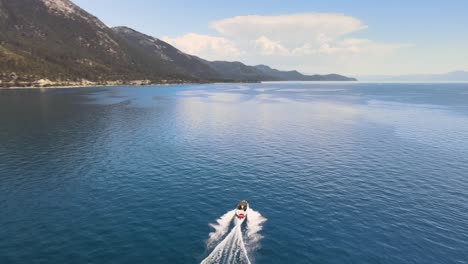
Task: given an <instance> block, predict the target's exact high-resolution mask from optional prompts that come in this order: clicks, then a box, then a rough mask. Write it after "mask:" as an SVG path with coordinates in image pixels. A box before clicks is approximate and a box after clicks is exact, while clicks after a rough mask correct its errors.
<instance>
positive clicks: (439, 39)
mask: <svg viewBox="0 0 468 264" xmlns="http://www.w3.org/2000/svg"><path fill="white" fill-rule="evenodd" d="M73 1H74V2H75V3H76V4H78V5H79V6H81V7H82V8H84V9H85V10H87V11H89V12H90V13H92V14H94V15H96V16H97V17H99V18H100V19H101V20H103V22H104V23H106V24H108V25H109V26H118V25H125V26H129V27H131V28H134V29H136V30H138V31H141V32H143V33H146V34H149V35H152V36H155V37H158V38H161V39H164V40H166V41H168V42H170V43H171V44H173V45H175V46H176V47H178V48H180V49H181V50H183V51H185V52H189V53H193V54H195V55H199V56H202V57H204V58H207V59H212V60H215V59H228V60H240V61H243V62H246V63H248V64H260V63H264V64H269V65H272V66H274V67H277V68H280V69H293V68H294V69H298V70H301V71H303V72H306V73H327V72H338V73H343V74H351V75H368V74H379V75H380V74H382V75H386V74H413V73H442V72H448V71H453V70H468V15H467V14H468V1H466V0H465V1H462V0H446V1H430V0H429V1H427V0H426V1H410V0H408V1H401V0H392V1H375V0H373V1H371V0H354V1H350V0H327V1H325V0H322V1H312V0H309V1H306V0H288V1H286V0H269V1H267V0H250V1H246V0H237V1H220V0H218V1H214V0H198V1H181V0H172V1H150V0H134V1H128V0H99V1H96V0H73ZM251 16H254V17H253V18H252V17H251ZM234 17H238V18H236V19H232V18H234ZM280 21H282V22H280ZM302 21H304V22H302ZM281 23H283V24H281ZM353 23H354V25H355V26H354V27H350V28H347V27H348V25H350V24H353ZM267 24H268V25H270V27H268V26H265V25H267ZM303 24H307V26H302V25H303ZM261 25H263V26H261ZM317 25H319V26H320V27H321V28H323V30H322V29H320V28H317ZM257 26H258V28H257ZM343 28H347V30H344V31H343V30H340V29H343ZM250 29H251V31H252V32H247V33H244V32H245V31H249V30H250ZM276 29H278V30H276ZM279 29H283V31H281V30H279ZM275 30H276V31H275ZM273 31H275V32H273ZM255 32H258V34H257V35H255ZM292 33H294V34H293V35H291V34H292ZM298 35H302V36H304V37H303V38H298ZM292 38H295V39H296V38H297V39H296V40H295V41H294V42H292V41H291V39H292Z"/></svg>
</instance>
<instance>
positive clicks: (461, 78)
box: [359, 71, 468, 82]
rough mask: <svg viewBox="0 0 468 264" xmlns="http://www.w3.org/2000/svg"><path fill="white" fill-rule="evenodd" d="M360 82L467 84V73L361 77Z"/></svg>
mask: <svg viewBox="0 0 468 264" xmlns="http://www.w3.org/2000/svg"><path fill="white" fill-rule="evenodd" d="M359 79H360V80H362V81H386V82H468V72H466V71H453V72H449V73H443V74H415V75H401V76H362V77H360V78H359Z"/></svg>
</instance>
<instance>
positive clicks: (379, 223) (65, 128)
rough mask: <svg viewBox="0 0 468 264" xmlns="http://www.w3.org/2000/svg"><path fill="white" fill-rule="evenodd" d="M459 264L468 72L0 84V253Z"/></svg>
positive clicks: (55, 257) (467, 221) (467, 222)
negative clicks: (238, 241)
mask: <svg viewBox="0 0 468 264" xmlns="http://www.w3.org/2000/svg"><path fill="white" fill-rule="evenodd" d="M240 199H248V200H249V201H250V204H251V206H252V207H253V208H254V209H255V210H257V211H259V212H260V213H261V214H262V215H263V216H264V217H266V218H268V221H267V222H265V223H264V226H263V230H262V231H261V234H262V235H263V236H264V238H263V239H262V240H261V244H260V245H261V247H260V248H258V249H257V250H255V251H253V252H252V253H251V259H252V260H253V261H254V262H255V263H468V250H467V249H468V84H363V83H353V84H345V83H342V84H337V83H329V84H323V83H281V84H280V83H265V84H245V85H244V84H242V85H241V84H219V85H180V86H154V87H112V88H102V87H101V88H82V89H47V90H30V89H29V90H28V89H25V90H1V91H0V263H199V262H200V261H201V260H202V259H203V258H205V257H206V256H207V255H208V254H209V251H208V250H207V248H206V245H205V242H206V240H207V239H208V233H209V232H210V231H212V229H211V228H210V227H209V226H208V223H212V222H214V221H215V220H216V219H217V218H218V217H219V216H221V215H223V214H224V213H225V212H227V211H228V210H231V209H233V207H234V206H235V204H236V202H237V201H238V200H240Z"/></svg>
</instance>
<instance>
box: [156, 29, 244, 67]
mask: <svg viewBox="0 0 468 264" xmlns="http://www.w3.org/2000/svg"><path fill="white" fill-rule="evenodd" d="M162 40H164V41H166V42H167V43H169V44H171V45H174V46H176V47H177V48H179V49H180V50H182V51H183V52H186V53H189V54H193V55H197V56H201V57H203V58H204V59H213V60H214V59H220V58H228V59H229V58H233V57H237V56H239V55H241V54H242V52H241V51H240V50H239V49H238V48H237V47H236V46H235V44H234V43H233V42H232V41H230V40H228V39H226V38H222V37H214V36H208V35H200V34H196V33H189V34H185V35H183V36H180V37H177V38H169V37H163V38H162Z"/></svg>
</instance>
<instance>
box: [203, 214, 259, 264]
mask: <svg viewBox="0 0 468 264" xmlns="http://www.w3.org/2000/svg"><path fill="white" fill-rule="evenodd" d="M246 221H247V227H246V231H247V232H246V234H245V235H243V233H242V223H243V222H244V219H243V220H238V219H237V218H236V217H235V210H232V211H229V212H227V213H226V214H224V215H223V216H221V217H220V218H219V219H218V220H217V221H216V224H210V226H211V227H213V228H214V229H215V231H214V232H211V233H210V234H209V239H208V241H207V247H208V248H210V247H212V246H213V245H214V244H215V243H216V242H217V241H219V240H220V239H221V238H222V237H223V236H224V235H225V234H226V233H227V231H228V229H229V227H230V226H231V224H232V223H233V224H234V226H233V228H232V229H231V231H230V232H229V233H228V234H227V235H226V237H225V238H224V239H223V240H222V241H221V242H219V244H218V245H217V246H216V247H215V248H214V249H213V251H212V252H211V254H210V255H209V256H208V257H206V258H205V259H204V260H203V261H202V262H201V264H209V263H245V264H250V263H251V261H250V259H249V254H251V253H252V252H253V251H254V250H255V249H257V248H258V245H259V241H260V240H261V239H262V238H263V236H261V235H260V234H259V232H260V231H261V230H262V224H263V223H264V222H265V221H266V218H264V217H263V216H262V215H261V214H260V213H259V212H257V211H254V210H252V209H248V211H247V220H246ZM244 237H245V242H244Z"/></svg>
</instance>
